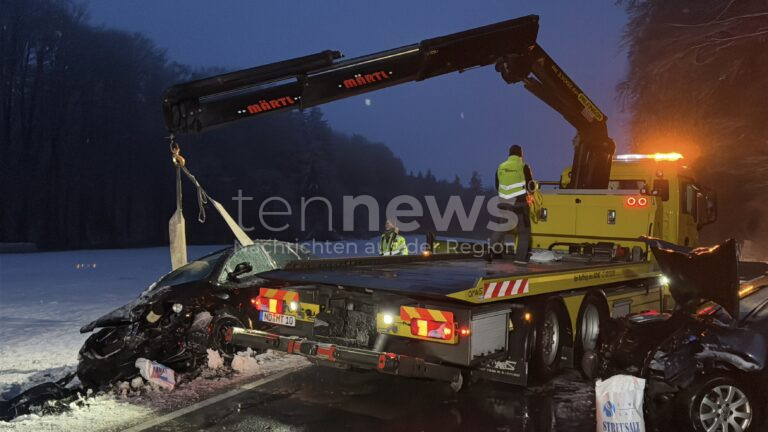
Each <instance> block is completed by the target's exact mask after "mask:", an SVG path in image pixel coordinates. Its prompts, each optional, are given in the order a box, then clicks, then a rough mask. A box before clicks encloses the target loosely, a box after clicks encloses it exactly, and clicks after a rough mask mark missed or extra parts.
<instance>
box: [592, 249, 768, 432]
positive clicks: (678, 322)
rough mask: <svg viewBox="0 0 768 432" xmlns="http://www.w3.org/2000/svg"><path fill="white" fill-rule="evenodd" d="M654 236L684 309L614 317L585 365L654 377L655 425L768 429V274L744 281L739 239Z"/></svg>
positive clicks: (649, 385)
mask: <svg viewBox="0 0 768 432" xmlns="http://www.w3.org/2000/svg"><path fill="white" fill-rule="evenodd" d="M649 243H650V246H651V249H652V251H653V253H654V256H655V257H656V259H657V261H658V263H659V265H660V266H661V269H662V271H663V272H664V274H665V275H666V277H668V278H669V289H670V293H671V295H672V296H673V298H674V300H675V302H676V306H675V310H674V311H673V312H672V313H659V312H647V313H643V314H638V315H634V316H630V317H626V318H623V319H618V320H610V321H608V322H606V324H605V327H603V328H602V329H601V337H600V338H601V341H600V344H599V347H598V349H597V350H596V351H595V352H594V353H590V355H588V356H585V359H584V365H583V366H584V368H585V370H588V371H589V374H590V375H592V376H599V377H601V378H605V377H609V376H611V375H614V374H618V373H625V374H631V375H635V376H639V377H642V378H645V379H646V380H647V381H646V396H645V399H646V403H645V410H646V422H647V423H649V426H650V427H649V429H648V430H654V429H655V430H662V431H664V430H675V431H676V430H694V431H723V432H726V431H743V430H765V429H761V427H765V418H764V416H765V413H766V408H768V397H767V396H768V392H766V389H768V370H767V369H766V361H768V275H765V276H762V277H758V278H756V279H754V280H751V281H749V282H746V283H743V284H741V285H739V283H738V276H737V258H736V247H735V242H734V241H733V240H728V241H726V242H724V243H722V244H720V245H718V246H715V247H711V248H699V249H695V250H690V249H685V248H680V247H678V246H674V245H671V244H667V243H665V242H660V241H657V240H655V239H651V240H649Z"/></svg>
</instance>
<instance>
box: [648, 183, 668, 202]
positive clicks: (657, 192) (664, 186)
mask: <svg viewBox="0 0 768 432" xmlns="http://www.w3.org/2000/svg"><path fill="white" fill-rule="evenodd" d="M651 195H653V196H657V197H661V200H662V201H669V180H666V179H655V180H654V181H653V189H652V190H651Z"/></svg>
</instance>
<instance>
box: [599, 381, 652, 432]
mask: <svg viewBox="0 0 768 432" xmlns="http://www.w3.org/2000/svg"><path fill="white" fill-rule="evenodd" d="M644 391H645V380H644V379H642V378H638V377H634V376H631V375H615V376H612V377H610V378H608V379H607V380H605V381H602V380H597V382H596V383H595V408H596V410H597V412H596V415H595V419H596V420H597V432H645V422H644V420H643V394H644Z"/></svg>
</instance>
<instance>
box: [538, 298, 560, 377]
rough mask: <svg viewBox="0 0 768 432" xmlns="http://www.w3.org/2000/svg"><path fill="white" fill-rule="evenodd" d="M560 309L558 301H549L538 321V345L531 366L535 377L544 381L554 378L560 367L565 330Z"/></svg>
mask: <svg viewBox="0 0 768 432" xmlns="http://www.w3.org/2000/svg"><path fill="white" fill-rule="evenodd" d="M558 309H559V307H558V303H556V302H554V301H549V302H547V304H546V306H545V307H544V311H543V313H542V316H541V319H539V320H538V321H537V323H536V342H535V343H536V345H535V347H534V351H533V363H532V365H531V366H532V368H533V372H534V377H535V379H537V380H539V381H542V382H543V381H547V380H549V379H550V378H552V377H553V376H554V375H555V374H556V373H557V371H558V370H559V369H560V356H561V353H562V349H563V335H564V333H565V332H564V331H563V325H564V323H563V322H561V321H562V320H561V315H560V313H559V310H558Z"/></svg>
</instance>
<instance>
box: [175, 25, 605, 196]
mask: <svg viewBox="0 0 768 432" xmlns="http://www.w3.org/2000/svg"><path fill="white" fill-rule="evenodd" d="M538 28H539V25H538V16H535V15H530V16H526V17H522V18H517V19H513V20H508V21H504V22H500V23H497V24H492V25H488V26H484V27H478V28H475V29H471V30H467V31H464V32H460V33H454V34H451V35H447V36H443V37H438V38H433V39H426V40H423V41H421V42H420V43H418V44H414V45H408V46H404V47H401V48H397V49H393V50H390V51H384V52H379V53H376V54H371V55H368V56H363V57H357V58H353V59H349V60H339V59H340V58H341V53H339V52H338V51H323V52H320V53H317V54H313V55H309V56H305V57H299V58H296V59H291V60H286V61H282V62H278V63H271V64H268V65H264V66H259V67H255V68H251V69H245V70H242V71H237V72H232V73H227V74H223V75H218V76H214V77H210V78H205V79H202V80H198V81H192V82H189V83H184V84H179V85H176V86H173V87H171V88H169V89H168V90H167V91H166V93H165V96H164V100H163V112H164V116H165V123H166V126H167V127H168V130H169V131H170V132H171V133H188V132H197V131H202V130H204V129H207V128H210V127H212V126H216V125H220V124H223V123H228V122H232V121H235V120H239V119H242V118H248V117H253V116H258V115H262V114H266V113H271V112H276V111H281V110H287V109H295V108H300V109H304V108H309V107H312V106H316V105H319V104H323V103H326V102H330V101H334V100H338V99H343V98H347V97H350V96H355V95H358V94H361V93H366V92H370V91H373V90H379V89H382V88H385V87H391V86H394V85H397V84H402V83H406V82H410V81H422V80H425V79H427V78H431V77H434V76H438V75H443V74H447V73H450V72H460V71H463V70H467V69H470V68H474V67H480V66H487V65H491V64H494V65H495V66H496V70H497V71H499V72H500V73H501V75H502V77H503V78H504V80H505V81H507V82H508V83H515V82H520V81H522V82H523V83H524V85H525V88H526V89H528V90H529V91H530V92H531V93H533V94H534V95H536V96H537V97H538V98H540V99H541V100H543V101H544V102H545V103H546V104H548V105H549V106H551V107H552V108H553V109H555V110H556V111H558V112H559V113H560V114H561V115H562V116H563V117H564V118H565V119H566V120H567V121H568V122H569V123H571V124H572V125H573V126H574V127H575V128H576V130H577V131H578V139H577V140H576V145H575V149H574V150H575V154H574V163H573V166H572V177H571V183H570V185H571V186H570V187H572V188H592V189H595V188H606V187H607V185H608V177H609V174H610V164H611V158H612V156H613V152H614V149H615V146H614V144H613V141H612V140H611V139H610V138H609V137H608V133H607V128H606V116H605V115H604V114H603V113H602V112H601V111H600V110H599V109H598V108H597V107H596V106H595V105H594V104H593V103H592V101H590V100H589V98H588V97H587V96H586V95H585V94H584V92H582V91H581V89H579V87H578V86H576V84H575V83H574V82H573V81H572V80H571V79H570V78H569V77H568V76H567V75H566V74H565V73H564V72H563V71H562V69H560V67H559V66H557V64H556V63H555V62H554V61H553V60H552V59H551V58H550V57H549V56H548V55H547V54H546V53H545V52H544V50H543V49H542V48H541V47H540V46H539V45H537V44H536V36H537V34H538Z"/></svg>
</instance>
